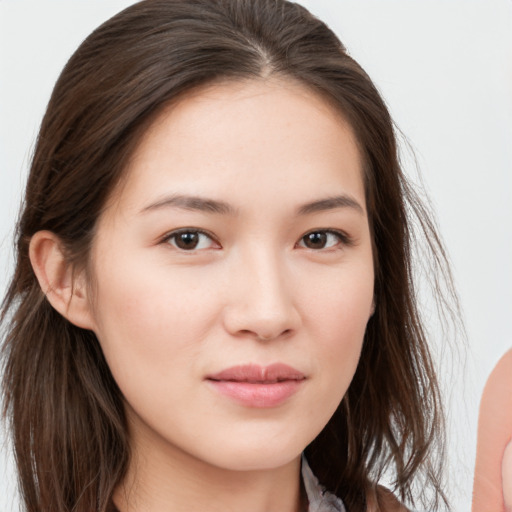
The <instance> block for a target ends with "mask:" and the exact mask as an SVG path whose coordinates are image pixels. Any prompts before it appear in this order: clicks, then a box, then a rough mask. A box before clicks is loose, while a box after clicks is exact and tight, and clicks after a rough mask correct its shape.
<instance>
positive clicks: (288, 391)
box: [208, 380, 303, 409]
mask: <svg viewBox="0 0 512 512" xmlns="http://www.w3.org/2000/svg"><path fill="white" fill-rule="evenodd" d="M208 382H209V383H210V385H211V386H212V387H213V388H214V389H215V390H216V391H218V392H219V393H221V394H222V395H225V396H227V397H229V398H232V399H233V400H234V401H236V402H238V403H239V404H241V405H244V406H245V407H254V408H260V409H263V408H270V407H277V406H279V405H281V404H282V403H284V402H285V401H286V400H287V399H288V398H290V397H291V396H292V395H294V394H295V393H296V392H297V391H298V390H299V388H300V386H301V384H302V382H303V381H302V380H284V381H281V382H275V383H272V384H264V383H250V382H237V381H229V380H209V381H208Z"/></svg>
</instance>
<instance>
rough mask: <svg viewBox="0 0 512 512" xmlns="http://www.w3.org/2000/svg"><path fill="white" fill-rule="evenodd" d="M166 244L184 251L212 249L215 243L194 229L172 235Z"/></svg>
mask: <svg viewBox="0 0 512 512" xmlns="http://www.w3.org/2000/svg"><path fill="white" fill-rule="evenodd" d="M166 242H167V243H168V244H170V245H172V246H173V247H176V248H177V249H180V250H182V251H194V250H200V249H210V248H212V247H213V245H214V243H215V242H214V241H213V240H212V238H211V237H210V236H208V235H207V234H206V233H203V232H201V231H197V230H193V229H190V230H184V231H178V232H175V233H172V234H171V235H169V236H168V237H167V238H166Z"/></svg>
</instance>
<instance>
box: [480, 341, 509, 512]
mask: <svg viewBox="0 0 512 512" xmlns="http://www.w3.org/2000/svg"><path fill="white" fill-rule="evenodd" d="M511 439H512V350H509V351H508V352H507V353H506V354H505V355H504V356H503V357H502V358H501V359H500V361H499V362H498V364H497V365H496V367H495V368H494V370H493V371H492V373H491V375H490V376H489V379H488V380H487V383H486V385H485V388H484V392H483V395H482V401H481V403H480V414H479V420H478V441H477V453H476V464H475V479H474V486H473V505H472V510H473V512H480V511H482V510H493V511H502V512H503V511H506V512H510V511H512V443H511Z"/></svg>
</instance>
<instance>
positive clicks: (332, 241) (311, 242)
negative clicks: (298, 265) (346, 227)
mask: <svg viewBox="0 0 512 512" xmlns="http://www.w3.org/2000/svg"><path fill="white" fill-rule="evenodd" d="M341 242H343V236H342V235H341V234H340V233H336V232H334V231H320V230H319V231H311V232H310V233H307V234H305V235H304V236H303V237H302V238H301V239H300V241H299V245H300V246H301V247H307V248H308V249H330V248H331V247H335V246H336V245H338V244H340V243H341Z"/></svg>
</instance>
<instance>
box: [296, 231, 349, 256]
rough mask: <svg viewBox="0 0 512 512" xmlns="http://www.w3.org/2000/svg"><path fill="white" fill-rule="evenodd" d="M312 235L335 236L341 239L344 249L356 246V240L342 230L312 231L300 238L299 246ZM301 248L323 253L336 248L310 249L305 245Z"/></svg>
mask: <svg viewBox="0 0 512 512" xmlns="http://www.w3.org/2000/svg"><path fill="white" fill-rule="evenodd" d="M311 233H324V234H331V235H335V236H336V237H337V238H338V239H339V241H340V245H341V246H343V247H350V246H352V245H354V239H353V238H352V237H351V236H349V235H348V234H347V233H346V232H345V231H342V230H340V229H334V228H316V229H310V230H308V231H307V232H306V233H304V234H303V235H302V236H301V237H300V238H299V241H298V242H297V245H299V244H301V242H302V241H303V240H304V238H305V237H306V236H307V235H309V234H311ZM337 245H338V244H336V246H337ZM300 246H301V247H304V248H305V249H310V250H312V251H322V250H323V251H325V250H329V249H334V248H335V247H336V246H333V247H323V248H320V249H312V248H310V247H306V246H305V245H300Z"/></svg>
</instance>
